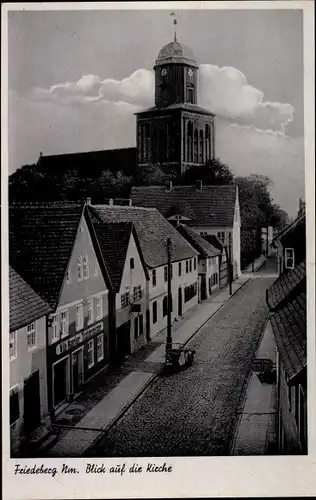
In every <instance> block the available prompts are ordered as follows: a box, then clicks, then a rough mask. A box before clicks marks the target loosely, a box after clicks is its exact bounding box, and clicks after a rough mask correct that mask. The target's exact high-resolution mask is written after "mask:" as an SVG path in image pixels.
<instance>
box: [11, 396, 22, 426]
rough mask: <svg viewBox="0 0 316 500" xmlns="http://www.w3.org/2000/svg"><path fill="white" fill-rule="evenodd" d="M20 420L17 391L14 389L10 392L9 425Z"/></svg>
mask: <svg viewBox="0 0 316 500" xmlns="http://www.w3.org/2000/svg"><path fill="white" fill-rule="evenodd" d="M19 418H20V406H19V389H18V387H17V386H16V387H14V388H13V389H11V391H10V425H12V424H14V423H15V422H16V421H17V420H19Z"/></svg>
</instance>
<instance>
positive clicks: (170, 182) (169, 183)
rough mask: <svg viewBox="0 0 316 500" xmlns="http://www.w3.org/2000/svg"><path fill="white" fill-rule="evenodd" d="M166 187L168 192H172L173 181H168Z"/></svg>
mask: <svg viewBox="0 0 316 500" xmlns="http://www.w3.org/2000/svg"><path fill="white" fill-rule="evenodd" d="M165 188H166V192H167V193H170V191H172V181H166V182H165Z"/></svg>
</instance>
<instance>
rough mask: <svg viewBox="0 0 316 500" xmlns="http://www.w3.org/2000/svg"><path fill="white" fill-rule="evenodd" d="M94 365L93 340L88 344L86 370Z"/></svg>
mask: <svg viewBox="0 0 316 500" xmlns="http://www.w3.org/2000/svg"><path fill="white" fill-rule="evenodd" d="M93 365H94V339H92V340H89V342H88V368H91V367H92V366H93Z"/></svg>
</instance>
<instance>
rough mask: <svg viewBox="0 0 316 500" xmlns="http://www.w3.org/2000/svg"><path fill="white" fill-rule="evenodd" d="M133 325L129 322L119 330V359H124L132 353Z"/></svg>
mask: <svg viewBox="0 0 316 500" xmlns="http://www.w3.org/2000/svg"><path fill="white" fill-rule="evenodd" d="M130 331H131V323H130V321H127V322H126V323H124V324H123V325H121V326H120V327H119V328H118V329H117V330H116V332H117V354H118V357H119V358H124V356H127V355H128V354H130V353H131V338H130Z"/></svg>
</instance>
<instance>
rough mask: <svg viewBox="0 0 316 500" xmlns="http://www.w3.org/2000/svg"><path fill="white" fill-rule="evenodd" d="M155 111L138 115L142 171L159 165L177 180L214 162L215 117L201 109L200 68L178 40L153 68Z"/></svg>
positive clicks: (164, 51)
mask: <svg viewBox="0 0 316 500" xmlns="http://www.w3.org/2000/svg"><path fill="white" fill-rule="evenodd" d="M154 71H155V106H153V107H152V108H149V109H147V110H145V111H142V112H140V113H137V114H136V117H137V153H138V165H139V166H142V165H147V164H154V165H159V166H160V167H161V168H162V169H163V170H164V171H165V172H169V173H172V174H173V175H174V176H176V175H177V174H179V173H183V172H184V171H185V170H186V169H187V168H189V167H192V166H198V165H204V164H205V162H206V161H207V160H209V159H211V158H213V157H214V156H215V128H214V118H215V116H214V115H213V114H212V113H210V112H209V111H206V110H205V109H202V108H200V107H199V106H198V104H197V83H198V82H197V77H198V65H197V63H196V60H195V57H194V55H193V53H192V51H191V49H189V48H188V47H185V46H184V45H182V44H181V43H179V42H178V41H177V39H176V35H175V39H174V41H173V42H171V43H168V44H167V45H165V46H164V47H163V48H162V49H161V50H160V51H159V54H158V57H157V59H156V62H155V65H154Z"/></svg>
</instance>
